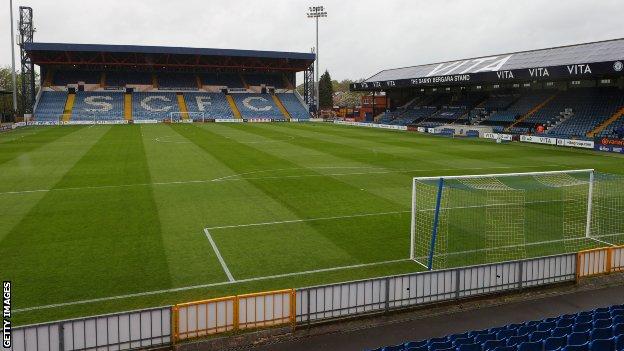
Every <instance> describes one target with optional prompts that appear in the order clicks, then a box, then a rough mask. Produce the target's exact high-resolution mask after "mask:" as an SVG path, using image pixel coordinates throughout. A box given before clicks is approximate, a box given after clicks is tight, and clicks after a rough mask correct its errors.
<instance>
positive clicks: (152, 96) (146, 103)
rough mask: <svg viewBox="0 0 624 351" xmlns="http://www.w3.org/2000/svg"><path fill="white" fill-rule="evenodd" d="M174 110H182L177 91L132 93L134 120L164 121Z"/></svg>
mask: <svg viewBox="0 0 624 351" xmlns="http://www.w3.org/2000/svg"><path fill="white" fill-rule="evenodd" d="M172 112H180V108H179V106H178V100H177V97H176V94H175V93H168V92H153V93H146V92H140V93H133V94H132V118H133V119H134V120H157V121H162V120H164V119H167V118H170V117H171V113H172Z"/></svg>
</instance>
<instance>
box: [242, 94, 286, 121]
mask: <svg viewBox="0 0 624 351" xmlns="http://www.w3.org/2000/svg"><path fill="white" fill-rule="evenodd" d="M231 96H232V97H233V98H234V101H235V102H236V106H237V107H238V109H239V111H240V113H241V115H242V117H243V118H272V119H278V120H283V119H284V115H283V114H282V113H281V112H280V110H279V108H278V107H277V106H275V103H274V102H273V98H272V97H271V95H269V94H248V93H244V94H232V95H231Z"/></svg>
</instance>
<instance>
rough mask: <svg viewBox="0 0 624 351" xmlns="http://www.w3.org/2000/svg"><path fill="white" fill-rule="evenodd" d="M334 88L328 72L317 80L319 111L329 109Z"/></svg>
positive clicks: (331, 104)
mask: <svg viewBox="0 0 624 351" xmlns="http://www.w3.org/2000/svg"><path fill="white" fill-rule="evenodd" d="M333 96H334V87H333V84H332V80H331V76H330V75H329V72H327V71H325V73H323V75H322V76H321V79H320V80H319V106H320V108H321V109H331V108H332V107H333V106H334V103H333Z"/></svg>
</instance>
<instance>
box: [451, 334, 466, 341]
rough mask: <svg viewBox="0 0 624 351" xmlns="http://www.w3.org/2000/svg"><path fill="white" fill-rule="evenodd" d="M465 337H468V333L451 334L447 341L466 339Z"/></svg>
mask: <svg viewBox="0 0 624 351" xmlns="http://www.w3.org/2000/svg"><path fill="white" fill-rule="evenodd" d="M467 338H468V333H461V334H453V335H449V336H448V339H449V341H454V340H457V339H467Z"/></svg>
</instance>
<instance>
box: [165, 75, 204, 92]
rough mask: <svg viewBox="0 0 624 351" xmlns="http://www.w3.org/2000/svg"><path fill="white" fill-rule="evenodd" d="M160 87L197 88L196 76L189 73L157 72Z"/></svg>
mask: <svg viewBox="0 0 624 351" xmlns="http://www.w3.org/2000/svg"><path fill="white" fill-rule="evenodd" d="M157 79H158V87H159V88H160V89H187V90H188V89H197V88H198V86H197V78H196V75H195V74H190V73H159V74H158V76H157Z"/></svg>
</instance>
